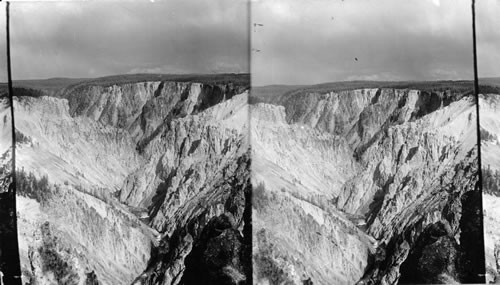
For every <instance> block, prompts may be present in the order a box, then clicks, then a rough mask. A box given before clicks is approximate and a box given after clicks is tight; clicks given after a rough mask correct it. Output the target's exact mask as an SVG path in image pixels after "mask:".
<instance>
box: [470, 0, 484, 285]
mask: <svg viewBox="0 0 500 285" xmlns="http://www.w3.org/2000/svg"><path fill="white" fill-rule="evenodd" d="M471 8H472V55H473V65H474V98H475V101H476V102H475V103H476V136H477V165H478V179H479V185H478V188H479V191H480V193H481V199H479V200H478V201H479V205H478V208H479V216H480V221H481V229H482V237H483V256H484V254H485V252H484V217H483V199H482V194H483V175H482V172H483V170H482V161H481V129H480V128H481V126H480V122H479V79H478V72H477V48H476V1H475V0H472V3H471ZM484 265H485V266H486V264H484ZM485 268H486V267H485ZM485 273H486V272H484V274H483V276H481V277H482V278H485V277H486V275H485ZM483 281H486V280H483Z"/></svg>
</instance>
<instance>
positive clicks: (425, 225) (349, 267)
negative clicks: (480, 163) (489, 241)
mask: <svg viewBox="0 0 500 285" xmlns="http://www.w3.org/2000/svg"><path fill="white" fill-rule="evenodd" d="M290 94H292V95H291V96H277V98H278V99H276V100H274V101H273V100H270V101H271V103H272V104H266V103H257V104H253V105H252V106H251V123H250V125H251V144H252V183H253V185H254V194H253V236H254V248H253V263H254V272H253V274H254V280H255V281H256V283H258V284H282V282H285V283H287V282H288V283H292V284H311V283H310V282H313V284H355V283H358V282H359V283H358V284H370V283H369V282H374V283H375V284H398V282H400V283H450V282H466V281H468V280H479V279H478V278H481V277H478V274H481V273H484V271H481V270H482V269H481V265H479V266H470V261H471V260H473V261H477V260H479V262H477V263H479V264H480V263H481V260H484V257H482V256H481V254H482V253H483V250H482V232H481V229H482V228H481V216H480V213H478V211H477V209H476V206H477V205H480V203H479V202H480V192H479V188H478V187H477V183H478V175H477V172H478V168H477V147H476V144H477V137H476V113H475V105H474V99H473V97H471V96H466V95H465V94H457V93H453V92H451V91H444V92H438V91H436V92H430V91H423V90H409V89H393V88H374V89H356V90H347V91H341V92H322V93H315V92H307V90H306V91H303V92H292V93H290ZM478 195H479V196H478ZM438 249H439V250H438ZM436 250H437V254H434V253H435V252H436ZM475 252H477V253H478V255H477V256H476V255H475ZM436 264H440V266H436ZM483 270H484V267H483ZM474 278H475V279H474Z"/></svg>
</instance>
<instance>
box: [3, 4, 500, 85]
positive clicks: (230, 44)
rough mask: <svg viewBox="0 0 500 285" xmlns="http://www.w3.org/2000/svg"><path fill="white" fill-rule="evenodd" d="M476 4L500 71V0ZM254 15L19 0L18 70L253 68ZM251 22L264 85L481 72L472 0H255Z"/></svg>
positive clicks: (486, 62)
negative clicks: (473, 35)
mask: <svg viewBox="0 0 500 285" xmlns="http://www.w3.org/2000/svg"><path fill="white" fill-rule="evenodd" d="M476 2H477V4H476V10H477V32H478V37H477V39H478V58H479V64H478V65H479V75H480V77H497V76H500V64H499V63H500V48H499V47H500V31H499V29H498V27H500V17H499V16H498V15H500V0H479V1H476ZM0 9H1V11H2V13H0V23H1V24H0V39H1V40H0V61H1V63H0V81H5V80H6V70H5V67H6V64H5V40H4V39H5V28H1V27H4V25H5V24H4V23H5V15H4V13H3V11H4V3H0ZM247 17H248V11H247V3H246V1H245V0H190V1H183V0H164V1H159V0H156V1H154V2H151V1H139V0H136V1H126V2H124V3H123V2H117V1H88V2H83V1H73V2H71V1H66V2H48V3H47V2H44V3H42V2H32V3H30V2H14V3H12V4H11V21H12V22H11V44H12V65H13V66H12V70H13V77H14V79H29V78H50V77H98V76H103V75H111V74H126V73H142V72H154V73H213V72H248V67H249V61H248V50H249V48H250V47H249V42H248V30H249V29H248V28H249V27H248V25H247V23H248V18H247ZM251 23H259V24H263V25H264V26H257V27H254V26H253V25H252V26H251V27H250V35H251V36H252V47H253V49H254V51H253V52H252V73H253V80H254V81H253V83H254V85H267V84H312V83H320V82H332V81H342V80H356V79H367V80H435V79H472V75H473V74H472V42H471V11H470V0H405V1H401V0H344V1H342V0H252V19H251ZM256 50H260V51H259V52H257V51H256ZM355 58H357V59H358V60H357V61H356V60H355Z"/></svg>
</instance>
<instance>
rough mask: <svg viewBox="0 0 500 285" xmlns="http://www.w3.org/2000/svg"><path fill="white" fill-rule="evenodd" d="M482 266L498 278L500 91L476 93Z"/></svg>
mask: <svg viewBox="0 0 500 285" xmlns="http://www.w3.org/2000/svg"><path fill="white" fill-rule="evenodd" d="M479 111H480V113H479V114H480V116H479V118H480V119H479V122H480V125H481V132H480V135H481V159H482V167H483V169H482V171H483V172H482V174H483V175H482V177H483V213H484V241H485V254H486V270H487V279H488V282H489V283H498V282H499V280H500V212H499V209H500V207H499V206H500V95H498V94H484V95H480V97H479Z"/></svg>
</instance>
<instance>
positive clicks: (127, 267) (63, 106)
mask: <svg viewBox="0 0 500 285" xmlns="http://www.w3.org/2000/svg"><path fill="white" fill-rule="evenodd" d="M246 88H248V84H246V85H245V84H241V82H240V83H229V82H228V83H217V84H208V83H196V82H186V81H182V82H181V81H179V82H174V81H144V82H136V83H122V84H109V85H99V84H95V85H94V84H80V85H76V87H74V88H66V89H65V90H63V91H61V92H59V93H58V97H59V98H55V97H49V96H40V97H20V98H16V105H15V110H16V123H17V124H16V131H17V133H18V135H17V134H16V136H18V137H19V138H23V139H22V140H18V142H17V144H18V149H19V151H18V165H19V168H20V169H22V171H23V172H24V173H25V175H24V176H23V177H25V180H26V181H25V182H24V184H23V185H25V186H24V187H25V188H26V189H27V190H26V191H24V192H23V193H21V194H20V195H21V196H19V197H18V203H19V204H18V205H19V206H20V207H19V208H20V209H19V211H20V213H21V215H20V217H19V220H18V223H19V224H20V228H22V230H21V233H20V238H21V246H20V247H21V259H22V265H23V279H25V280H32V281H33V282H34V281H36V282H39V283H38V284H50V283H51V282H59V281H61V280H63V279H64V280H65V281H64V282H66V283H67V284H96V283H99V284H126V283H131V282H135V283H138V284H142V283H144V284H156V283H160V281H161V284H178V283H179V282H181V280H183V279H182V278H183V273H184V272H185V271H194V272H197V273H199V274H204V276H208V277H210V278H212V279H210V278H209V280H212V281H213V282H216V283H217V282H218V281H217V280H226V281H227V282H229V283H227V284H231V283H230V282H232V281H230V280H233V281H234V282H236V283H235V284H249V283H248V282H251V281H249V280H251V276H250V277H248V276H249V275H250V274H249V272H250V269H249V268H250V267H249V264H246V263H245V262H244V261H242V258H243V256H244V255H247V256H249V247H250V243H251V233H250V232H249V227H250V214H249V213H250V210H249V209H247V210H245V207H246V208H248V207H249V206H248V205H249V195H250V194H249V193H250V190H249V189H250V188H249V169H250V168H249V167H250V159H249V154H248V148H249V144H248V140H247V136H246V131H245V130H246V129H247V126H248V123H247V121H248V108H247V97H248V96H247V93H246V92H244V91H245V89H246ZM40 181H44V182H43V183H42V184H43V185H46V186H43V187H41V188H40V187H38V186H39V185H41V184H40V183H41V182H40ZM37 185H38V186H37ZM42 189H45V191H44V192H49V193H50V195H40V194H39V193H38V194H37V191H39V190H42ZM245 213H246V214H245ZM218 219H223V220H225V219H229V221H230V223H229V224H227V223H226V224H224V223H223V224H224V225H223V226H222V228H221V226H220V225H219V224H220V223H218V222H217V220H218ZM212 228H213V229H212ZM47 233H50V238H47ZM49 245H50V246H49ZM222 245H224V246H222ZM42 253H43V254H42ZM220 254H228V255H229V256H232V257H231V258H222V259H220V260H217V259H216V258H215V257H216V256H219V255H220ZM193 256H194V257H197V256H206V258H205V259H202V261H201V262H200V263H197V262H198V259H197V258H195V259H193ZM248 259H249V257H248V258H247V260H248ZM47 260H49V261H50V262H52V261H53V262H55V263H57V264H58V265H60V266H56V267H51V266H47ZM50 262H49V263H50ZM214 262H215V263H214ZM208 277H207V278H208ZM54 280H55V281H54ZM58 280H59V281H58ZM134 280H135V281H134ZM61 282H62V281H61ZM64 282H63V283H64ZM182 282H183V283H187V284H189V281H188V280H187V281H186V280H184V281H182ZM210 284H215V283H210Z"/></svg>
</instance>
